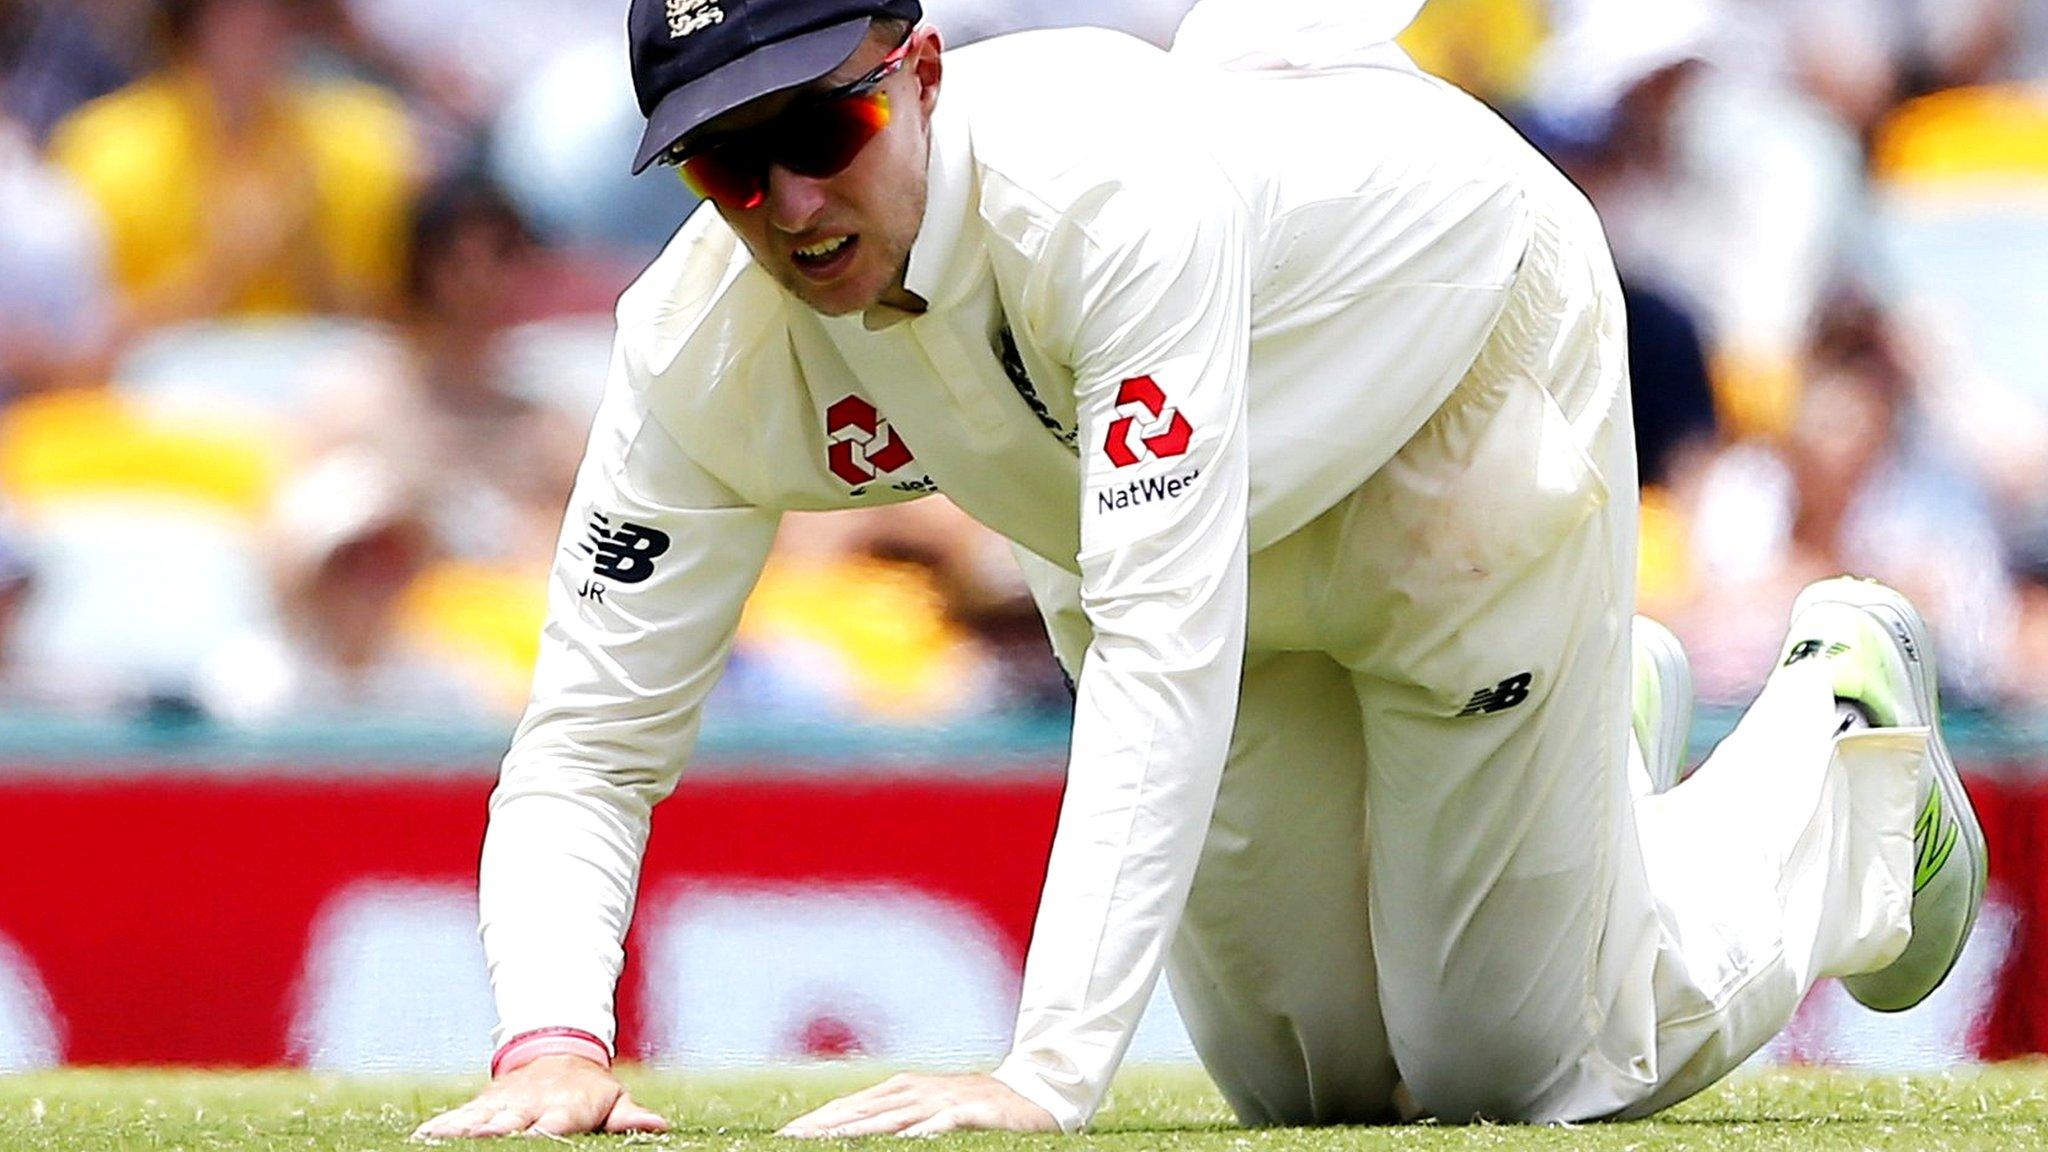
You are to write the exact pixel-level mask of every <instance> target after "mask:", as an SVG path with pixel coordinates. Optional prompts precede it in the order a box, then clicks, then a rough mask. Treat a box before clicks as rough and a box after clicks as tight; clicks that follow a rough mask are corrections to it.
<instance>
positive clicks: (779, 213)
mask: <svg viewBox="0 0 2048 1152" xmlns="http://www.w3.org/2000/svg"><path fill="white" fill-rule="evenodd" d="M764 199H765V205H766V207H767V209H768V222H769V223H770V224H772V225H774V226H775V228H776V229H777V230H778V231H781V232H786V233H788V234H790V235H793V236H794V235H801V234H802V233H804V232H807V231H809V230H810V228H811V225H813V224H815V223H817V220H818V214H819V213H820V212H822V211H824V208H825V182H824V181H823V180H819V179H816V178H814V177H810V176H803V175H799V174H797V173H795V172H791V171H790V170H789V169H787V168H784V167H782V166H781V165H780V164H771V165H769V167H768V191H767V195H766V196H765V198H764Z"/></svg>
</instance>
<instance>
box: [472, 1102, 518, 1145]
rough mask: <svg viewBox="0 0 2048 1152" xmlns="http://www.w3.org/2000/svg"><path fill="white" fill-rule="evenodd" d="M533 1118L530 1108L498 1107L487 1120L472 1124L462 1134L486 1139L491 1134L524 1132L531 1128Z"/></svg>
mask: <svg viewBox="0 0 2048 1152" xmlns="http://www.w3.org/2000/svg"><path fill="white" fill-rule="evenodd" d="M533 1120H534V1115H533V1112H532V1110H531V1109H526V1108H500V1109H498V1110H497V1111H496V1112H493V1113H492V1114H491V1116H490V1118H489V1119H488V1120H485V1121H484V1122H483V1123H481V1124H475V1125H472V1126H471V1127H470V1129H469V1131H467V1132H465V1133H463V1135H465V1136H470V1137H475V1138H479V1139H487V1138H489V1137H492V1136H510V1135H511V1134H512V1133H514V1132H524V1131H526V1130H527V1129H528V1128H531V1127H532V1126H533Z"/></svg>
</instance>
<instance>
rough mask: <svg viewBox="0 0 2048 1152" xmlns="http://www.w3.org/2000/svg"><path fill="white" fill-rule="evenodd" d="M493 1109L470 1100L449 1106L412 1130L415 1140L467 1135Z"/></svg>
mask: <svg viewBox="0 0 2048 1152" xmlns="http://www.w3.org/2000/svg"><path fill="white" fill-rule="evenodd" d="M492 1111H493V1109H492V1108H490V1107H489V1106H487V1105H484V1104H480V1103H478V1102H477V1101H474V1100H472V1101H470V1102H469V1103H467V1104H464V1105H462V1106H461V1107H460V1108H450V1109H449V1110H447V1111H446V1112H443V1113H441V1114H440V1115H439V1116H435V1117H433V1118H432V1119H430V1120H428V1121H427V1122H426V1123H424V1124H421V1125H420V1126H419V1127H417V1128H415V1129H413V1130H412V1138H413V1139H415V1140H457V1139H460V1138H462V1137H463V1136H465V1135H467V1134H468V1132H469V1130H470V1128H471V1127H473V1126H475V1125H477V1124H479V1123H482V1122H483V1121H484V1120H485V1119H486V1118H487V1117H489V1116H490V1114H491V1112H492Z"/></svg>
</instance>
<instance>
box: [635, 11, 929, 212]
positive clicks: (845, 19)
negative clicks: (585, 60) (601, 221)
mask: <svg viewBox="0 0 2048 1152" xmlns="http://www.w3.org/2000/svg"><path fill="white" fill-rule="evenodd" d="M923 15H924V10H923V8H922V7H921V6H920V5H919V3H918V0H632V8H631V10H630V11H628V13H627V15H626V35H627V39H628V40H629V41H630V44H631V52H632V61H633V92H634V95H636V96H638V97H639V99H640V113H641V115H643V116H645V117H647V133H646V135H644V136H642V137H641V138H640V150H639V152H637V153H636V154H635V155H634V157H633V171H634V172H636V173H637V172H639V171H641V170H642V169H644V168H646V167H647V166H648V165H649V164H651V163H653V162H654V158H655V157H657V156H659V155H661V154H662V153H663V152H665V151H667V150H668V148H669V146H670V145H672V144H674V143H675V142H676V141H678V140H680V139H682V138H683V137H684V136H686V135H688V134H689V133H690V131H691V130H692V129H695V128H696V127H697V126H698V125H700V124H703V123H704V122H705V121H707V120H709V119H711V118H712V117H714V116H717V115H719V114H720V113H724V112H730V111H732V110H733V109H734V108H737V107H739V106H740V105H742V104H745V103H746V102H747V101H749V100H755V99H758V98H760V97H762V96H766V95H768V94H769V93H770V92H779V91H781V90H782V89H784V88H794V87H796V86H797V85H799V84H808V83H810V82H811V81H813V80H816V79H817V78H818V77H820V76H823V75H825V74H826V73H827V72H830V71H832V70H833V69H834V68H837V67H839V66H840V65H841V64H843V63H845V62H846V58H847V57H849V56H851V55H853V53H854V50H855V49H857V48H859V47H860V43H861V40H862V39H863V38H865V37H866V36H867V32H868V25H869V24H870V23H872V22H873V21H874V20H875V18H876V17H882V16H894V17H898V18H900V19H904V20H908V21H910V22H912V23H916V22H917V20H918V19H919V18H920V17H922V16H923Z"/></svg>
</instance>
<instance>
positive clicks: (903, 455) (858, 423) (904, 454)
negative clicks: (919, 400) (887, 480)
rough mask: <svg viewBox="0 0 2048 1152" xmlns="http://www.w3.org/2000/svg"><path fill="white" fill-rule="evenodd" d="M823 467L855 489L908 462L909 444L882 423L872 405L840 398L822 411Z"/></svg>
mask: <svg viewBox="0 0 2048 1152" xmlns="http://www.w3.org/2000/svg"><path fill="white" fill-rule="evenodd" d="M825 434H826V435H827V436H830V437H831V438H832V440H831V442H830V443H829V444H827V445H826V446H825V465H826V467H828V468H830V469H832V474H833V475H834V476H837V477H839V478H840V479H841V480H844V481H846V482H847V483H848V484H851V485H852V486H854V487H855V488H858V487H860V486H861V485H863V484H866V483H867V482H868V481H870V480H873V479H874V478H875V477H876V476H878V475H881V474H882V473H884V472H894V471H895V470H897V469H898V468H901V467H903V466H904V465H905V464H908V463H910V461H911V459H912V457H911V455H910V445H908V444H905V443H904V442H903V437H901V436H898V435H897V434H896V430H895V429H894V428H891V427H889V426H888V425H887V424H886V423H884V422H883V421H882V417H881V414H880V413H879V412H876V411H875V406H874V405H873V404H870V403H868V402H867V401H866V400H863V399H861V398H860V397H858V396H842V397H840V398H839V399H837V400H835V401H833V402H832V406H831V407H830V408H827V409H825Z"/></svg>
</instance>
